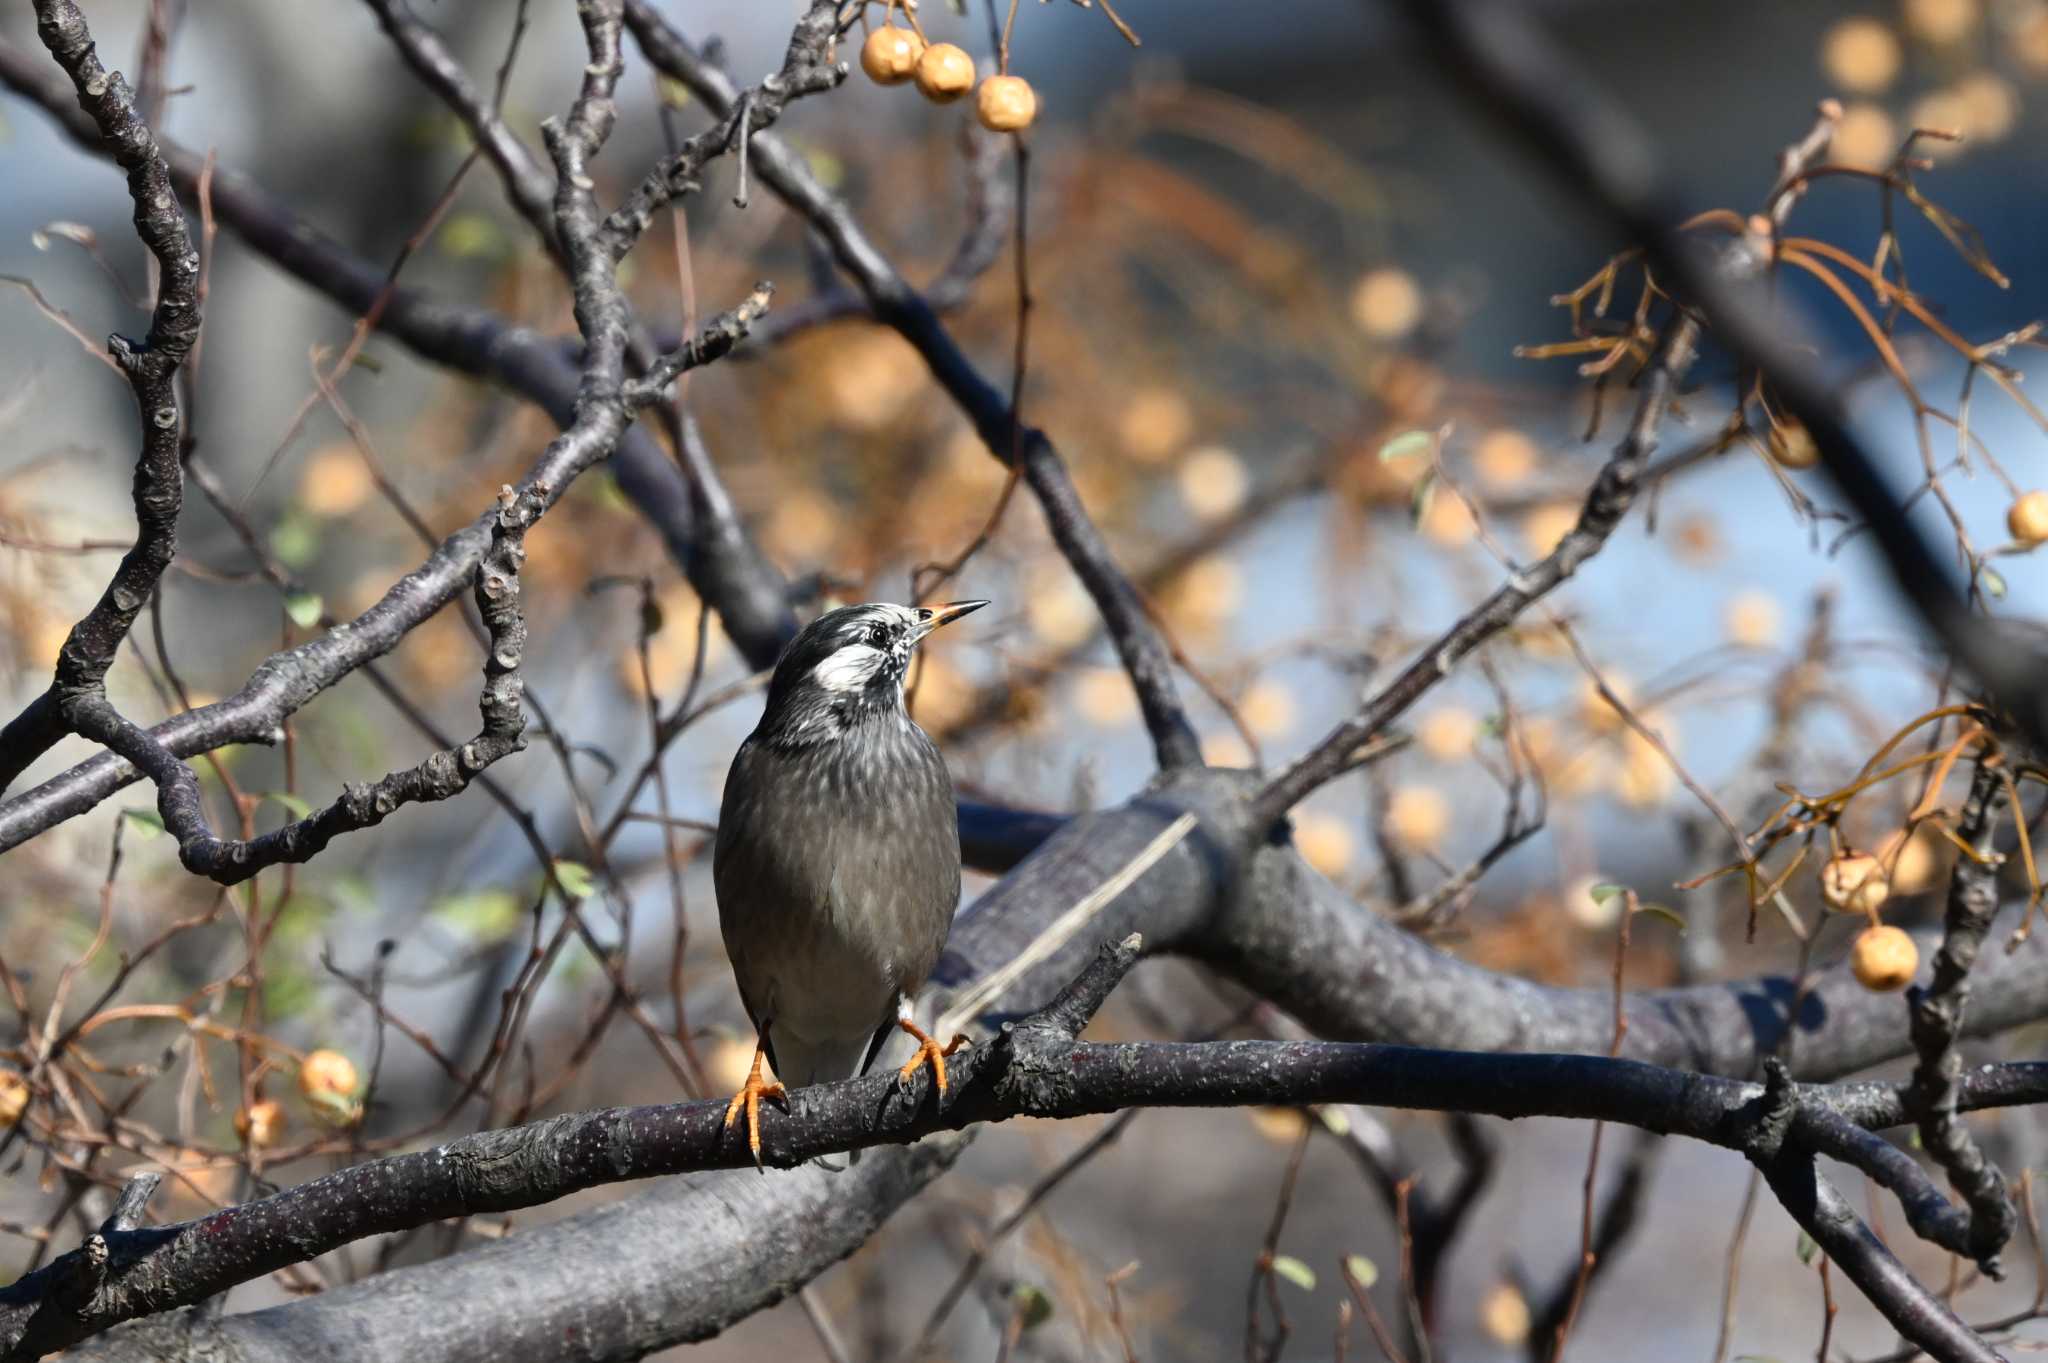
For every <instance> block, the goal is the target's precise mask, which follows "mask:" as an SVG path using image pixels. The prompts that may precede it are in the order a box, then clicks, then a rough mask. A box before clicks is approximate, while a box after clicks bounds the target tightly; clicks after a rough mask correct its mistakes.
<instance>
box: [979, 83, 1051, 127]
mask: <svg viewBox="0 0 2048 1363" xmlns="http://www.w3.org/2000/svg"><path fill="white" fill-rule="evenodd" d="M974 116H975V117H976V118H979V119H980V120H981V126H982V127H984V128H987V129H988V130H989V131H990V132H992V133H1014V132H1022V131H1023V130H1024V129H1026V128H1028V127H1030V126H1031V120H1033V119H1035V118H1037V117H1038V94H1037V92H1036V91H1034V90H1033V89H1032V88H1031V82H1030V81H1028V80H1025V79H1024V78H1023V77H1022V76H990V77H989V78H988V79H987V80H985V81H983V82H982V83H981V93H980V94H978V95H976V96H975V97H974Z"/></svg>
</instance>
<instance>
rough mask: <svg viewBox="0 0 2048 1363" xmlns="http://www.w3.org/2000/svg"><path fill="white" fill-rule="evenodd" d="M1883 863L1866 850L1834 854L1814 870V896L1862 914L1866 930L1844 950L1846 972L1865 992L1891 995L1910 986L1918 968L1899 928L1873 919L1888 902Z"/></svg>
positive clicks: (1841, 910) (1831, 905)
mask: <svg viewBox="0 0 2048 1363" xmlns="http://www.w3.org/2000/svg"><path fill="white" fill-rule="evenodd" d="M1891 893H1892V887H1891V881H1890V879H1889V878H1888V877H1887V876H1886V875H1885V870H1884V863H1883V862H1881V861H1879V860H1878V859H1877V858H1876V857H1874V856H1872V855H1871V854H1870V853H1868V852H1838V853H1836V854H1835V855H1834V856H1832V857H1830V858H1828V860H1827V861H1826V862H1825V863H1823V864H1822V866H1821V868H1820V897H1821V900H1822V902H1824V903H1825V904H1826V905H1827V906H1828V907H1829V908H1830V909H1832V910H1834V911H1835V912H1836V913H1857V914H1863V915H1865V916H1866V917H1868V918H1869V919H1870V920H1871V924H1870V926H1869V927H1867V928H1865V929H1864V930H1863V931H1862V932H1861V933H1859V934H1857V937H1856V944H1855V945H1854V946H1853V947H1851V948H1850V949H1849V968H1850V969H1851V970H1853V971H1854V972H1855V973H1856V979H1857V982H1858V983H1860V984H1861V985H1862V986H1863V987H1864V988H1865V989H1870V990H1875V991H1876V992H1878V993H1881V994H1889V993H1895V992H1896V991H1898V990H1901V989H1904V988H1905V987H1906V986H1907V985H1909V984H1911V983H1912V982H1913V975H1914V973H1915V972H1917V971H1918V970H1919V969H1920V948H1918V947H1916V946H1914V945H1913V938H1912V936H1911V935H1910V934H1908V933H1907V932H1906V931H1905V930H1904V929H1901V928H1895V927H1893V926H1891V925H1890V924H1889V923H1880V922H1878V921H1877V911H1878V909H1880V908H1881V907H1883V905H1884V902H1885V900H1887V899H1889V898H1891Z"/></svg>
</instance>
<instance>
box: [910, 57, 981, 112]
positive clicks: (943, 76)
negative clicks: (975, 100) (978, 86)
mask: <svg viewBox="0 0 2048 1363" xmlns="http://www.w3.org/2000/svg"><path fill="white" fill-rule="evenodd" d="M917 88H918V89H919V90H921V91H923V92H924V97H925V98H926V99H928V100H930V101H931V102H932V103H934V104H951V103H952V102H953V101H954V100H956V99H958V98H960V96H962V95H964V94H966V93H967V92H968V91H969V90H972V89H973V88H974V58H972V57H970V56H968V55H967V53H966V51H965V50H964V49H962V48H959V47H955V46H954V45H953V44H952V43H933V44H932V45H931V46H930V47H928V48H926V49H925V50H924V51H923V53H921V54H920V55H919V56H918V59H917Z"/></svg>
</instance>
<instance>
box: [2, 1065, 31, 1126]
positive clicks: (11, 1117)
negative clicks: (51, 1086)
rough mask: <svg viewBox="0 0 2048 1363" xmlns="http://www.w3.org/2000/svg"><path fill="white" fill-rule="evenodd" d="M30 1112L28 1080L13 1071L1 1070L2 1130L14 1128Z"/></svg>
mask: <svg viewBox="0 0 2048 1363" xmlns="http://www.w3.org/2000/svg"><path fill="white" fill-rule="evenodd" d="M26 1111H28V1080H26V1079H24V1078H22V1077H21V1076H20V1075H19V1074H17V1073H16V1072H15V1071H13V1070H0V1130H5V1129H6V1128H8V1127H10V1126H13V1125H14V1124H15V1123H16V1122H18V1121H20V1120H21V1114H22V1113H24V1112H26Z"/></svg>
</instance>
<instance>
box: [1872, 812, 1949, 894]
mask: <svg viewBox="0 0 2048 1363" xmlns="http://www.w3.org/2000/svg"><path fill="white" fill-rule="evenodd" d="M1950 850H1951V849H1950V845H1949V842H1948V839H1946V838H1944V837H1942V836H1941V834H1940V833H1939V832H1937V831H1936V830H1935V827H1934V825H1933V824H1932V823H1923V824H1921V825H1920V826H1919V827H1917V828H1915V829H1914V830H1913V835H1912V836H1911V837H1907V836H1906V830H1905V829H1903V828H1894V829H1893V830H1892V831H1891V832H1889V833H1887V834H1885V835H1884V837H1883V838H1882V839H1881V840H1880V841H1879V842H1878V844H1877V860H1878V863H1879V864H1880V865H1884V866H1889V867H1891V868H1892V873H1891V875H1890V876H1889V877H1887V880H1888V881H1889V883H1890V886H1891V888H1892V889H1893V890H1895V891H1897V892H1898V893H1900V894H1926V893H1927V892H1928V891H1929V890H1932V889H1935V888H1936V887H1938V886H1940V885H1941V884H1942V882H1943V881H1944V880H1945V879H1946V878H1947V876H1948V869H1949V852H1950Z"/></svg>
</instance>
